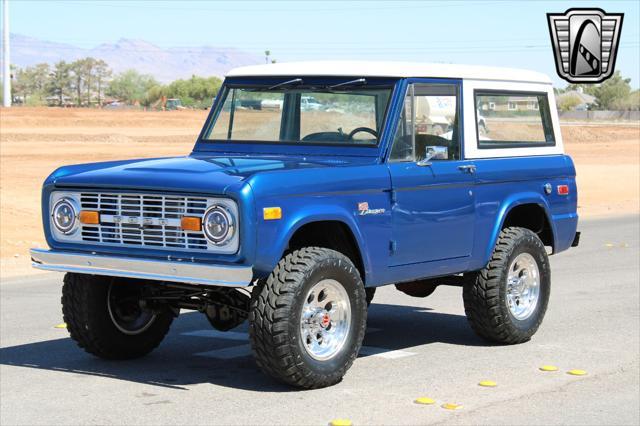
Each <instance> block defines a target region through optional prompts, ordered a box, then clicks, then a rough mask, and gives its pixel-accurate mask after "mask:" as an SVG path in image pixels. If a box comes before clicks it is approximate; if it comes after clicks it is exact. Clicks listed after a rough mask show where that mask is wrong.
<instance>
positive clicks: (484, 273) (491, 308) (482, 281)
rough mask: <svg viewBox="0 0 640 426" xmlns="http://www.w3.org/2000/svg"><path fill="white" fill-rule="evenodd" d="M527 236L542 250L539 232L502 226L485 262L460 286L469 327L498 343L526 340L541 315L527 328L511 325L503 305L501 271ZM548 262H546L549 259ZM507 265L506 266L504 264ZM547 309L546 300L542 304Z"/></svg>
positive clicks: (538, 323)
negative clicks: (518, 244)
mask: <svg viewBox="0 0 640 426" xmlns="http://www.w3.org/2000/svg"><path fill="white" fill-rule="evenodd" d="M522 239H530V240H531V241H532V242H534V244H536V245H538V246H539V248H540V249H541V250H542V251H543V252H544V253H545V255H544V258H545V259H547V257H546V252H545V251H544V250H545V249H544V244H543V243H542V241H540V239H539V238H538V236H537V235H536V234H535V233H534V232H533V231H531V230H529V229H526V228H518V227H510V228H505V229H503V230H502V232H501V233H500V235H499V237H498V241H497V242H496V246H495V248H494V251H493V254H492V256H491V259H490V260H489V263H488V264H487V266H486V267H485V268H484V269H482V270H480V271H479V272H478V273H477V274H476V276H475V277H474V278H472V279H470V280H468V281H467V282H466V283H465V285H464V287H463V300H464V308H465V313H466V316H467V319H468V321H469V324H470V325H471V328H472V329H473V330H474V331H475V332H476V333H477V334H478V335H479V336H481V337H483V338H485V339H487V340H490V341H492V342H496V343H501V344H517V343H523V342H526V341H528V340H529V339H530V338H531V336H532V335H533V334H534V333H535V332H536V331H537V329H538V327H539V326H540V324H541V323H542V319H543V317H544V311H543V315H540V316H539V318H538V320H537V321H536V323H535V324H534V325H533V327H531V328H530V329H529V330H528V331H527V332H523V331H522V330H519V329H517V328H516V327H513V326H512V324H511V323H510V321H509V320H508V318H506V315H505V313H504V310H503V309H502V306H501V304H502V302H501V300H500V287H501V286H502V284H503V283H502V278H503V271H504V268H505V267H508V265H506V263H507V261H508V258H509V256H510V254H511V252H512V251H513V249H514V247H515V245H516V242H517V241H522ZM546 261H547V265H548V260H546ZM505 265H506V266H505ZM541 308H542V309H544V310H546V303H544V306H542V307H541Z"/></svg>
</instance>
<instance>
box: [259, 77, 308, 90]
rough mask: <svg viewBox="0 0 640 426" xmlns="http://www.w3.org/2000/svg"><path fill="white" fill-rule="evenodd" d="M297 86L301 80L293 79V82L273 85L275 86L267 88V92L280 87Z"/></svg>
mask: <svg viewBox="0 0 640 426" xmlns="http://www.w3.org/2000/svg"><path fill="white" fill-rule="evenodd" d="M299 84H302V79H301V78H294V79H293V80H289V81H283V82H282V83H278V84H275V85H273V86H271V87H269V88H268V89H267V90H273V89H277V88H278V87H282V86H293V85H296V86H297V85H299Z"/></svg>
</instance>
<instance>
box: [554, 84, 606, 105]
mask: <svg viewBox="0 0 640 426" xmlns="http://www.w3.org/2000/svg"><path fill="white" fill-rule="evenodd" d="M570 98H575V99H577V100H578V101H579V102H580V103H578V104H577V105H576V106H574V107H573V108H571V109H572V110H573V111H588V110H590V109H592V107H593V106H595V105H596V97H595V96H591V95H588V94H586V93H584V90H583V89H582V87H578V89H577V90H568V91H566V92H564V93H562V94H560V95H558V96H557V99H556V101H557V103H558V105H561V104H562V103H563V102H562V101H563V99H570Z"/></svg>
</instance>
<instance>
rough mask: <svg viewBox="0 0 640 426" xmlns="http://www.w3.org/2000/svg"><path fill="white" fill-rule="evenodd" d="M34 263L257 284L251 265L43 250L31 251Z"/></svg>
mask: <svg viewBox="0 0 640 426" xmlns="http://www.w3.org/2000/svg"><path fill="white" fill-rule="evenodd" d="M31 261H32V265H33V267H34V268H38V269H43V270H45V271H57V272H76V273H79V274H92V275H107V276H113V277H127V278H139V279H143V280H156V281H171V282H179V283H187V284H199V285H214V286H228V287H246V286H249V285H251V282H252V281H253V269H252V268H251V267H247V266H220V265H207V264H203V263H192V262H188V261H182V262H179V261H173V260H151V259H137V258H129V257H118V256H103V255H98V254H91V253H78V252H67V251H55V250H43V249H31Z"/></svg>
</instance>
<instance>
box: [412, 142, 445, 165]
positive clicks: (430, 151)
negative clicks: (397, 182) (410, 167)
mask: <svg viewBox="0 0 640 426" xmlns="http://www.w3.org/2000/svg"><path fill="white" fill-rule="evenodd" d="M425 151H426V152H425V157H424V160H420V161H418V163H417V165H418V166H421V167H424V166H430V165H431V160H448V159H449V148H447V147H446V146H437V145H430V146H427V147H426V148H425Z"/></svg>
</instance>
